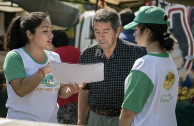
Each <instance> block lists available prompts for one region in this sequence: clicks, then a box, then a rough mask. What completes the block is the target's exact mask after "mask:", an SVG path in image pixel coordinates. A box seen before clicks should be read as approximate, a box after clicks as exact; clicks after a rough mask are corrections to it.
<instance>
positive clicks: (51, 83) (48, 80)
mask: <svg viewBox="0 0 194 126" xmlns="http://www.w3.org/2000/svg"><path fill="white" fill-rule="evenodd" d="M40 84H44V85H45V86H47V87H56V86H57V85H58V84H59V82H54V80H53V75H52V74H51V73H48V74H46V76H45V78H43V79H42V81H41V82H40Z"/></svg>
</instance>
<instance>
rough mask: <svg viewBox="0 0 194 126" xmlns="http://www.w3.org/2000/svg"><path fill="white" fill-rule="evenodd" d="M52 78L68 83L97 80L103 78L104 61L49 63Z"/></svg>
mask: <svg viewBox="0 0 194 126" xmlns="http://www.w3.org/2000/svg"><path fill="white" fill-rule="evenodd" d="M50 65H51V70H52V74H53V79H54V81H56V82H60V83H64V84H68V83H74V82H77V83H78V84H82V83H83V82H86V83H90V82H97V81H103V80H104V63H97V64H84V65H83V64H68V63H50Z"/></svg>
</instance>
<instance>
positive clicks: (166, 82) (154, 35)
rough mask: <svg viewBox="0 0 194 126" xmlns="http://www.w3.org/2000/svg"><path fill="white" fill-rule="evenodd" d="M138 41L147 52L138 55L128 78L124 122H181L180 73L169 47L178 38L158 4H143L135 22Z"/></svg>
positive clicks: (145, 125) (151, 125)
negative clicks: (178, 104)
mask: <svg viewBox="0 0 194 126" xmlns="http://www.w3.org/2000/svg"><path fill="white" fill-rule="evenodd" d="M124 29H135V32H134V36H135V41H136V42H137V44H138V45H139V46H145V47H146V50H147V54H146V55H145V56H143V57H141V58H139V59H137V60H136V61H135V63H134V65H133V67H132V70H131V71H130V74H129V75H128V77H127V78H126V80H125V96H124V100H123V104H122V106H121V107H122V110H121V114H120V117H119V125H120V126H129V125H130V126H177V121H176V115H175V107H176V102H177V95H178V81H179V76H178V72H177V68H176V66H175V64H174V62H173V59H172V58H171V56H170V55H169V54H168V53H167V51H171V50H173V45H174V41H173V40H172V39H171V38H170V37H169V36H170V33H168V32H167V29H168V25H167V15H166V14H165V11H164V10H163V9H161V8H160V7H156V6H142V7H141V8H140V9H139V11H138V14H137V16H136V17H135V19H134V20H133V22H131V23H129V24H127V25H125V26H124Z"/></svg>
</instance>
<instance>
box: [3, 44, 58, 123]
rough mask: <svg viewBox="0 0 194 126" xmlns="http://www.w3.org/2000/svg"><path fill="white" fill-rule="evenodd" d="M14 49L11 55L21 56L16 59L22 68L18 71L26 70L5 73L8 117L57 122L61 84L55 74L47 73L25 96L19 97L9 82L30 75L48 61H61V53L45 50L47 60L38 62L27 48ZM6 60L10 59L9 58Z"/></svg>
mask: <svg viewBox="0 0 194 126" xmlns="http://www.w3.org/2000/svg"><path fill="white" fill-rule="evenodd" d="M13 51H14V52H12V51H11V52H10V53H12V54H11V55H12V56H11V57H14V55H16V56H17V57H18V56H20V58H17V61H15V62H16V64H20V68H17V69H18V71H20V70H21V69H24V72H23V71H22V72H21V71H20V72H19V73H18V75H13V74H10V72H9V74H8V75H9V76H8V77H7V76H6V73H5V76H6V81H7V91H8V100H7V103H6V107H7V108H8V113H7V118H10V119H20V120H30V121H40V122H54V123H57V122H58V121H57V111H58V105H57V96H58V91H59V88H60V84H59V83H58V82H54V81H53V76H52V74H51V73H49V74H47V75H46V76H45V78H43V79H42V81H41V83H40V84H39V85H38V87H37V88H36V89H34V90H33V91H32V92H30V93H29V94H27V95H25V96H24V97H19V96H18V95H16V94H15V92H14V90H13V89H12V87H11V85H10V84H9V83H8V82H9V81H10V80H12V79H14V78H20V77H21V78H25V77H29V76H31V75H32V74H34V73H35V72H37V71H38V69H39V68H41V67H43V66H45V65H47V64H48V62H53V61H55V62H61V60H60V57H59V55H58V54H57V53H55V52H51V51H46V50H45V54H46V60H45V62H44V63H38V62H37V61H36V60H35V59H33V58H32V57H31V56H30V54H29V53H28V52H27V51H26V50H25V48H19V49H15V50H13ZM18 59H20V60H18ZM6 60H9V58H7V59H6ZM9 64H11V63H9V62H7V65H6V66H12V67H14V65H9ZM17 66H18V65H17ZM17 66H15V67H17ZM17 69H16V68H15V69H12V70H13V73H16V72H17V71H16V70H17ZM9 71H10V70H9ZM21 73H24V74H25V76H23V75H22V74H21ZM12 75H13V77H12Z"/></svg>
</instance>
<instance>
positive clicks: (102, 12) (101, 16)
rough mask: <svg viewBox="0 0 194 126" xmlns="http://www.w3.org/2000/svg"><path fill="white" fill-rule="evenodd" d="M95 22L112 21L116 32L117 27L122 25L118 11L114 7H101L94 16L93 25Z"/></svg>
mask: <svg viewBox="0 0 194 126" xmlns="http://www.w3.org/2000/svg"><path fill="white" fill-rule="evenodd" d="M94 22H110V23H111V26H112V28H113V30H114V31H115V32H116V30H117V28H118V27H119V26H121V23H120V19H119V16H118V13H117V12H116V11H115V10H114V9H112V8H105V9H99V10H97V11H96V13H95V15H94V17H93V18H92V27H93V28H94Z"/></svg>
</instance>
